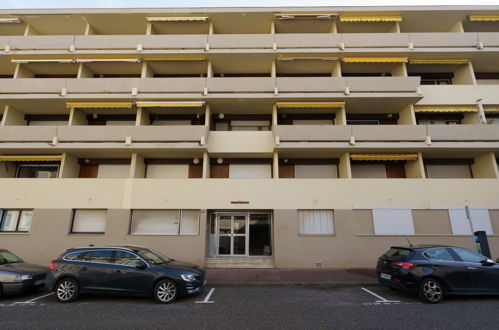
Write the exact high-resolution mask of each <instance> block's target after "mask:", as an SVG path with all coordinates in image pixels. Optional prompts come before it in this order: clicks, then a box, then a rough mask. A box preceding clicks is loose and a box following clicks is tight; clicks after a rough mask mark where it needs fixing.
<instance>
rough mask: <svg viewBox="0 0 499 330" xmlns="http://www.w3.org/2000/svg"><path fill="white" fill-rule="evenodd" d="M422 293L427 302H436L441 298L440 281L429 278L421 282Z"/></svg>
mask: <svg viewBox="0 0 499 330" xmlns="http://www.w3.org/2000/svg"><path fill="white" fill-rule="evenodd" d="M422 290H423V292H422V293H423V295H424V298H425V299H426V300H428V302H431V303H437V302H439V301H440V300H442V296H443V290H442V286H441V285H440V283H438V282H437V281H436V280H433V279H429V280H426V281H425V282H424V283H423V289H422Z"/></svg>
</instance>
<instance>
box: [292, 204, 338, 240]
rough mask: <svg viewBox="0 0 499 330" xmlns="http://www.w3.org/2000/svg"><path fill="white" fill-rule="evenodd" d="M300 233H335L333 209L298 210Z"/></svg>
mask: <svg viewBox="0 0 499 330" xmlns="http://www.w3.org/2000/svg"><path fill="white" fill-rule="evenodd" d="M298 234H299V235H333V234H334V223H333V211H332V210H298Z"/></svg>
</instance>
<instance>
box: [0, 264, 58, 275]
mask: <svg viewBox="0 0 499 330" xmlns="http://www.w3.org/2000/svg"><path fill="white" fill-rule="evenodd" d="M48 270H49V269H48V267H44V266H40V265H35V264H30V263H27V262H16V263H13V264H5V265H0V271H8V272H12V273H18V274H21V273H22V274H27V275H33V274H39V273H44V272H48Z"/></svg>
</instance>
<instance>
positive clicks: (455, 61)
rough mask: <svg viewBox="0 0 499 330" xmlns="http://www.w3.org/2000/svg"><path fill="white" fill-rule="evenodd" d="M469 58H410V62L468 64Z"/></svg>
mask: <svg viewBox="0 0 499 330" xmlns="http://www.w3.org/2000/svg"><path fill="white" fill-rule="evenodd" d="M469 62H470V59H469V58H452V59H410V60H409V64H467V63H469Z"/></svg>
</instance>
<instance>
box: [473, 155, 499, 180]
mask: <svg viewBox="0 0 499 330" xmlns="http://www.w3.org/2000/svg"><path fill="white" fill-rule="evenodd" d="M473 160H474V161H475V163H474V164H473V165H471V172H472V173H473V178H478V179H497V178H499V171H498V169H497V161H496V156H495V154H494V153H493V152H489V153H486V154H483V155H480V156H476V157H475V158H474V159H473Z"/></svg>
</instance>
